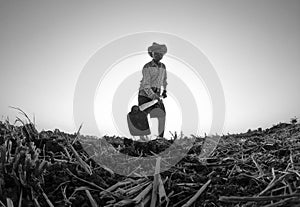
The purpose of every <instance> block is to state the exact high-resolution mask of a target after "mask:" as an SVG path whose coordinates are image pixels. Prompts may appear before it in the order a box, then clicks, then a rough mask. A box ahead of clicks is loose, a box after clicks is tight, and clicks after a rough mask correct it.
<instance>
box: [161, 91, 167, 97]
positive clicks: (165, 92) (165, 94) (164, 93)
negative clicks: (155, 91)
mask: <svg viewBox="0 0 300 207" xmlns="http://www.w3.org/2000/svg"><path fill="white" fill-rule="evenodd" d="M161 95H162V97H163V98H167V90H164V91H163V93H162V94H161Z"/></svg>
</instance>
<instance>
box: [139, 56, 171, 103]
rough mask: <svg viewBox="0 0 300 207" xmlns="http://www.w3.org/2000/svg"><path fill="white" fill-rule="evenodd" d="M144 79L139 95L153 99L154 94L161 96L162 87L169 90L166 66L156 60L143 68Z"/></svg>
mask: <svg viewBox="0 0 300 207" xmlns="http://www.w3.org/2000/svg"><path fill="white" fill-rule="evenodd" d="M142 72H143V78H142V80H141V83H140V88H139V95H142V96H147V97H149V98H152V99H153V96H154V93H157V94H158V95H160V90H161V87H162V86H163V88H164V90H166V89H167V85H168V83H167V71H166V66H165V65H164V64H163V63H161V62H159V63H158V64H156V63H155V62H154V60H152V61H150V62H149V63H147V64H146V65H145V66H144V67H143V71H142Z"/></svg>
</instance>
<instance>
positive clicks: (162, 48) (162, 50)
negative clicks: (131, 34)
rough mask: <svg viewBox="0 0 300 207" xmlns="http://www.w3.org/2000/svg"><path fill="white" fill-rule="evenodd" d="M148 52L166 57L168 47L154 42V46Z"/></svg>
mask: <svg viewBox="0 0 300 207" xmlns="http://www.w3.org/2000/svg"><path fill="white" fill-rule="evenodd" d="M148 52H150V53H152V52H157V53H161V54H163V55H165V54H166V53H167V46H166V45H160V44H157V43H156V42H153V44H152V45H151V46H150V47H148Z"/></svg>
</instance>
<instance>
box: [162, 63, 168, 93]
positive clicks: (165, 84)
mask: <svg viewBox="0 0 300 207" xmlns="http://www.w3.org/2000/svg"><path fill="white" fill-rule="evenodd" d="M164 68H165V74H164V78H163V89H164V90H165V91H166V90H167V85H168V82H167V70H166V67H165V66H164Z"/></svg>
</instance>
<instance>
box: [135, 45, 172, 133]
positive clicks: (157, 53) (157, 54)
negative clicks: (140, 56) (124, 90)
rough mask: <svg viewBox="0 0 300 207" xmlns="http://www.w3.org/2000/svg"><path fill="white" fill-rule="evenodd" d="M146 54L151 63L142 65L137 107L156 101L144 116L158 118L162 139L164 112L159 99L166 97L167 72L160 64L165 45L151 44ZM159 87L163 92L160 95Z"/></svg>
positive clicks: (162, 104) (146, 110)
mask: <svg viewBox="0 0 300 207" xmlns="http://www.w3.org/2000/svg"><path fill="white" fill-rule="evenodd" d="M148 53H149V55H150V56H151V57H152V61H150V62H148V63H147V64H145V65H144V67H143V70H142V73H143V78H142V80H141V82H140V87H139V95H138V105H139V106H141V105H142V104H144V103H147V102H149V101H152V100H154V99H157V100H158V102H157V103H156V104H155V105H153V106H151V107H149V108H147V109H145V110H144V112H145V113H146V114H150V118H158V133H159V137H164V131H165V122H166V110H165V106H164V103H163V101H162V99H161V97H163V98H166V97H167V84H168V83H167V71H166V66H165V65H164V64H163V63H162V62H160V60H161V59H162V58H163V56H164V55H165V54H166V53H167V47H166V45H160V44H157V43H155V42H154V43H153V44H152V45H151V46H150V47H148ZM161 87H163V92H162V93H161Z"/></svg>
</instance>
